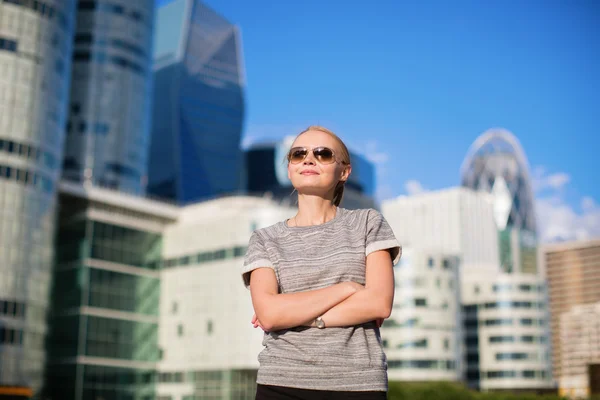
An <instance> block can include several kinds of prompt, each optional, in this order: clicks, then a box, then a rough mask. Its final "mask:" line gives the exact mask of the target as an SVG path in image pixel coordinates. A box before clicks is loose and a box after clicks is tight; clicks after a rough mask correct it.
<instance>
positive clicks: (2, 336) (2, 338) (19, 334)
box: [0, 326, 23, 346]
mask: <svg viewBox="0 0 600 400" xmlns="http://www.w3.org/2000/svg"><path fill="white" fill-rule="evenodd" d="M2 345H13V346H22V345H23V330H22V329H13V328H5V327H3V326H0V346H2Z"/></svg>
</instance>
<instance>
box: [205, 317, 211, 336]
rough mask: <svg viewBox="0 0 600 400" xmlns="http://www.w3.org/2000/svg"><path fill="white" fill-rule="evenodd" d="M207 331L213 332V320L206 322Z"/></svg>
mask: <svg viewBox="0 0 600 400" xmlns="http://www.w3.org/2000/svg"><path fill="white" fill-rule="evenodd" d="M206 333H208V334H209V335H211V334H212V333H213V323H212V321H211V320H208V321H207V322H206Z"/></svg>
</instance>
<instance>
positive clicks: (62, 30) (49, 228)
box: [0, 0, 75, 395]
mask: <svg viewBox="0 0 600 400" xmlns="http://www.w3.org/2000/svg"><path fill="white" fill-rule="evenodd" d="M74 17H75V1H74V0H60V1H58V0H44V1H25V0H4V1H0V386H2V387H4V388H6V387H13V388H18V389H19V390H18V393H20V394H21V395H28V394H33V393H36V392H38V390H39V389H40V387H41V385H42V379H43V367H44V363H45V344H44V343H45V339H46V332H47V323H46V316H47V313H48V301H49V296H48V291H49V285H50V281H51V266H52V254H53V247H52V242H53V239H52V238H53V234H54V229H55V227H54V212H55V209H56V197H57V196H56V193H57V185H58V179H59V175H60V162H61V160H62V157H63V142H64V126H65V121H66V111H67V99H68V96H69V79H70V76H71V50H72V37H73V29H74ZM15 390H16V389H15ZM0 394H1V393H0ZM4 394H7V393H4ZM13 394H15V395H16V393H13Z"/></svg>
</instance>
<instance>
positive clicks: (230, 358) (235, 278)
mask: <svg viewBox="0 0 600 400" xmlns="http://www.w3.org/2000/svg"><path fill="white" fill-rule="evenodd" d="M295 212H296V211H295V209H294V208H291V207H288V206H285V205H280V204H278V203H276V202H274V201H273V200H270V199H268V198H260V197H244V196H242V197H226V198H221V199H217V200H212V201H207V202H203V203H198V204H194V205H189V206H187V207H184V208H182V209H181V214H180V218H179V220H178V222H177V223H175V224H173V225H171V226H169V227H168V228H167V229H166V230H165V234H164V251H163V258H164V267H163V269H162V271H161V273H160V275H161V283H162V284H161V296H160V332H159V346H160V349H161V354H162V358H161V361H160V362H159V364H158V371H159V384H158V391H157V393H158V396H159V397H158V398H159V399H169V400H184V399H192V398H193V399H207V400H213V399H215V400H216V399H219V400H220V399H254V396H255V393H256V372H257V370H258V360H257V356H258V353H259V352H260V351H261V350H262V339H263V331H262V330H261V329H259V328H257V329H254V328H253V327H252V325H251V323H250V320H251V318H252V314H253V313H254V311H253V308H252V301H251V298H250V292H249V291H248V290H247V289H246V288H245V287H244V285H243V283H242V277H241V274H240V271H241V267H242V265H243V257H244V255H245V253H246V246H247V244H248V240H249V239H250V235H251V233H252V232H253V231H254V230H255V229H258V228H262V227H266V226H269V225H272V224H274V223H276V222H278V221H281V220H284V219H286V218H290V217H292V216H293V215H294V214H295Z"/></svg>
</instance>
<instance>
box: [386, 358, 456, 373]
mask: <svg viewBox="0 0 600 400" xmlns="http://www.w3.org/2000/svg"><path fill="white" fill-rule="evenodd" d="M388 367H389V368H406V369H442V370H448V371H452V370H455V369H456V361H454V360H388Z"/></svg>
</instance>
